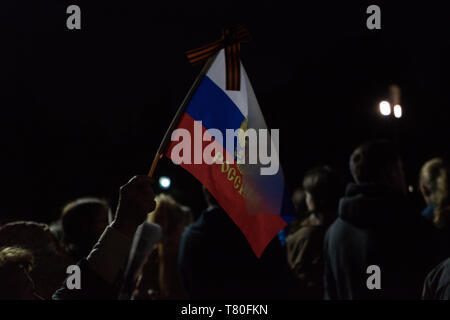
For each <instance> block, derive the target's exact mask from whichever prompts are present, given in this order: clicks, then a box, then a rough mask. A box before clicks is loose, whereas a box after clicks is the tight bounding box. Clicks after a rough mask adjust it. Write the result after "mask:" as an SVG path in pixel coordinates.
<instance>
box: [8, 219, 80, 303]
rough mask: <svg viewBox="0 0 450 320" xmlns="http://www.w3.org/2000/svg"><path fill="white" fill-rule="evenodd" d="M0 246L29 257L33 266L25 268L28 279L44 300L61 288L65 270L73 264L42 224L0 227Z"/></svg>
mask: <svg viewBox="0 0 450 320" xmlns="http://www.w3.org/2000/svg"><path fill="white" fill-rule="evenodd" d="M0 244H1V246H4V247H13V248H14V247H18V248H21V249H23V250H25V251H23V250H15V251H14V250H13V251H11V252H14V254H16V253H17V254H18V256H23V257H28V256H29V255H32V256H33V262H34V263H33V264H34V267H33V268H30V269H29V276H30V278H31V279H33V286H34V287H35V290H36V292H38V293H39V296H41V297H42V298H44V299H50V298H51V296H52V295H53V293H54V292H55V290H56V289H58V288H59V287H60V286H61V281H63V280H64V278H66V277H67V273H66V270H67V267H68V266H69V265H71V264H73V263H74V262H73V260H72V259H71V258H70V257H69V256H68V255H67V253H66V252H65V250H64V249H63V248H62V247H61V246H60V245H59V243H58V241H57V240H56V239H55V237H54V236H53V234H52V233H51V232H50V230H49V227H48V225H46V224H43V223H37V222H32V221H16V222H10V223H7V224H5V225H3V226H1V227H0ZM25 253H26V254H25ZM0 286H2V282H1V281H0Z"/></svg>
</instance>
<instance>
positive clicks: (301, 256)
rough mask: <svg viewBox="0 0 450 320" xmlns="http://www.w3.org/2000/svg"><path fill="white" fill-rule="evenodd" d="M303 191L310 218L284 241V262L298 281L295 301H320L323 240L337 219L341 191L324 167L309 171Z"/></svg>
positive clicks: (336, 180)
mask: <svg viewBox="0 0 450 320" xmlns="http://www.w3.org/2000/svg"><path fill="white" fill-rule="evenodd" d="M303 188H304V190H305V191H306V194H305V202H306V205H307V208H308V211H309V215H307V217H306V218H304V219H303V220H302V221H301V223H300V226H299V228H298V229H297V230H296V231H295V232H293V233H291V234H289V236H288V237H287V238H286V249H287V258H288V263H289V266H290V268H291V270H292V272H293V274H294V275H295V278H296V279H297V284H298V296H297V297H301V298H307V299H322V298H323V261H322V255H323V252H322V248H323V240H324V236H325V232H326V230H327V228H328V227H329V226H330V224H331V223H332V222H333V221H334V219H335V218H336V216H337V209H338V203H339V199H340V197H341V196H342V194H343V191H344V190H343V189H344V188H343V185H342V182H341V179H340V178H339V176H338V175H337V173H336V172H334V171H333V170H332V169H331V168H330V167H327V166H322V167H317V168H313V169H311V170H309V171H308V172H307V173H306V175H305V177H304V179H303Z"/></svg>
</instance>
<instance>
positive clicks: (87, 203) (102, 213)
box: [61, 198, 111, 261]
mask: <svg viewBox="0 0 450 320" xmlns="http://www.w3.org/2000/svg"><path fill="white" fill-rule="evenodd" d="M110 210H111V209H110V208H109V205H108V204H107V202H106V201H104V200H101V199H97V198H80V199H77V200H75V201H72V202H70V203H69V204H67V205H66V206H65V207H64V208H63V210H62V214H61V224H62V241H63V243H64V246H65V249H66V251H67V253H68V254H69V255H70V256H71V257H72V258H73V259H74V260H75V261H78V260H80V259H81V258H84V257H86V256H87V255H88V254H89V252H90V251H91V250H92V248H93V247H94V245H95V243H96V242H97V240H98V239H99V238H100V236H101V234H102V233H103V230H105V228H106V226H107V225H108V224H109V223H110V215H111V213H110Z"/></svg>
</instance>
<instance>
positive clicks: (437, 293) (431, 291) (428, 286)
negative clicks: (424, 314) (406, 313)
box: [422, 258, 450, 300]
mask: <svg viewBox="0 0 450 320" xmlns="http://www.w3.org/2000/svg"><path fill="white" fill-rule="evenodd" d="M422 299H424V300H450V258H448V259H447V260H445V261H443V262H442V263H440V264H439V265H438V266H436V268H434V269H433V270H432V271H431V272H430V273H429V274H428V276H427V278H426V279H425V284H424V287H423V292H422Z"/></svg>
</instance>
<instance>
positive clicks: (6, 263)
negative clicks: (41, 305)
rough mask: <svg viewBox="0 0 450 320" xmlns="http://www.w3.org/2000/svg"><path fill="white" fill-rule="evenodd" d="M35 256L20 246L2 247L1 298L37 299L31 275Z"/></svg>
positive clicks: (0, 256)
mask: <svg viewBox="0 0 450 320" xmlns="http://www.w3.org/2000/svg"><path fill="white" fill-rule="evenodd" d="M33 265H34V257H33V254H32V253H31V251H29V250H26V249H23V248H19V247H4V248H0V284H1V285H0V300H35V299H36V298H38V297H39V296H37V295H35V285H34V282H33V280H32V279H31V277H30V272H31V270H32V269H33Z"/></svg>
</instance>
